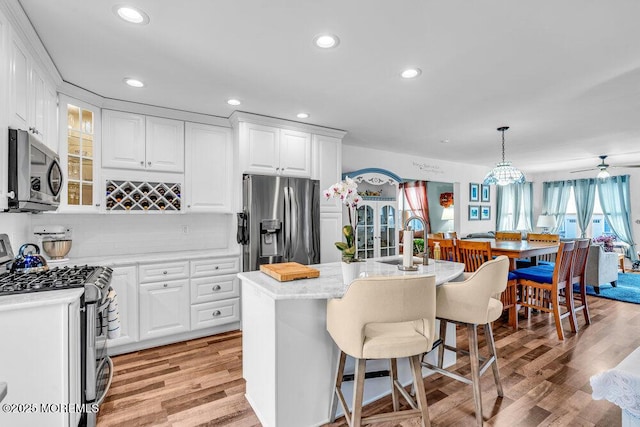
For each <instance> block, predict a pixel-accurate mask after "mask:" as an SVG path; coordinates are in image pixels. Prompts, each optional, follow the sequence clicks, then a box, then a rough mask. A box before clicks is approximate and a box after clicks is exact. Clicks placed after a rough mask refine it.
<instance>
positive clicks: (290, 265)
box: [260, 262, 320, 282]
mask: <svg viewBox="0 0 640 427" xmlns="http://www.w3.org/2000/svg"><path fill="white" fill-rule="evenodd" d="M260 271H262V272H263V273H265V274H268V275H269V276H271V277H273V278H274V279H276V280H278V281H280V282H288V281H290V280H296V279H313V278H315V277H320V271H319V270H316V269H315V268H311V267H307V266H306V265H302V264H299V263H297V262H282V263H279V264H263V265H261V266H260Z"/></svg>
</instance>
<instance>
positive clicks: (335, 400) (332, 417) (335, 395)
mask: <svg viewBox="0 0 640 427" xmlns="http://www.w3.org/2000/svg"><path fill="white" fill-rule="evenodd" d="M346 360H347V354H346V353H345V352H344V351H341V352H340V357H339V358H338V371H337V373H336V386H335V388H334V389H333V395H332V396H331V412H330V413H329V422H334V421H335V420H336V412H337V410H338V399H340V398H341V395H340V393H338V391H339V390H340V389H341V387H342V378H343V377H344V364H345V362H346ZM343 405H344V402H343Z"/></svg>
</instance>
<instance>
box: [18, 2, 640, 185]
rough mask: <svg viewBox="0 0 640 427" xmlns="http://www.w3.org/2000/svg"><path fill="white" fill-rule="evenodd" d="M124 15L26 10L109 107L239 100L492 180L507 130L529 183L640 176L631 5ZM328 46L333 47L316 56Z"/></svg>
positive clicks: (62, 60)
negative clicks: (407, 72) (132, 81)
mask: <svg viewBox="0 0 640 427" xmlns="http://www.w3.org/2000/svg"><path fill="white" fill-rule="evenodd" d="M124 2H127V0H117V1H114V0H100V1H99V0H55V1H51V0H20V3H21V4H22V6H23V8H24V10H25V12H26V13H27V15H28V17H29V19H30V20H31V22H32V24H33V26H34V27H35V29H36V31H37V32H38V34H39V36H40V38H41V39H42V41H43V43H44V45H45V47H46V49H47V50H48V52H49V54H50V55H51V57H52V59H53V61H54V63H55V64H56V66H57V67H58V70H59V71H60V73H61V75H62V77H63V79H64V80H65V81H67V82H69V83H72V84H75V85H77V86H80V87H83V88H85V89H87V90H90V91H92V92H95V93H97V94H99V95H101V96H104V97H108V98H115V99H122V100H127V101H134V102H141V103H147V104H152V105H158V106H163V107H170V108H177V109H182V110H188V111H194V112H199V113H205V114H212V115H217V116H222V117H228V116H229V115H230V114H231V112H232V111H233V108H234V107H230V106H228V105H227V104H226V102H225V101H226V99H227V98H230V97H237V98H239V99H241V100H242V101H243V103H242V105H241V106H240V107H235V108H239V109H241V110H242V111H249V112H252V113H258V114H265V115H270V116H275V117H280V118H284V119H292V120H299V119H296V117H295V115H296V114H297V113H298V112H301V111H305V112H309V113H310V114H311V117H310V118H309V119H306V120H304V121H305V122H308V123H313V124H317V125H322V126H329V127H333V128H338V129H343V130H346V131H348V135H347V138H346V139H345V142H346V143H348V144H352V145H361V146H367V147H374V148H380V149H384V150H393V151H398V152H404V153H410V154H415V155H417V156H421V157H428V158H434V159H443V160H450V161H459V162H464V163H473V164H481V165H487V166H488V167H489V166H492V165H493V164H494V163H496V162H497V161H498V160H499V157H500V134H499V133H498V132H497V131H496V128H497V127H498V126H501V125H508V126H510V127H511V129H510V130H509V131H507V133H506V136H505V138H506V157H507V160H511V161H513V163H514V165H515V166H517V167H519V168H521V169H523V170H525V171H529V172H541V171H545V170H564V169H572V168H576V169H583V168H585V167H590V166H595V165H596V164H597V163H599V159H598V158H597V156H598V155H600V154H608V155H609V156H610V157H609V158H608V159H607V160H608V163H610V164H612V165H615V164H625V163H640V23H639V21H638V18H639V17H640V1H637V0H609V1H596V0H564V1H557V0H537V1H528V2H523V1H513V0H482V1H468V0H446V1H434V0H398V1H389V0H288V1H287V0H262V1H259V0H226V1H225V0H217V1H213V0H189V1H176V0H171V1H170V0H131V1H129V2H128V3H129V4H131V5H133V6H136V7H139V8H141V9H143V10H144V11H145V12H146V13H147V14H148V15H149V17H150V23H149V25H146V26H134V25H132V24H127V23H125V22H123V21H121V20H120V19H118V18H117V17H116V15H115V14H114V13H113V11H112V8H113V6H114V5H115V4H121V3H124ZM187 6H188V8H187ZM323 32H331V33H334V34H337V35H338V36H339V37H340V40H341V43H340V45H339V47H338V48H337V49H334V50H330V51H323V50H320V49H318V48H316V47H315V46H313V45H312V39H313V37H314V36H315V35H316V34H319V33H323ZM409 66H413V67H419V68H421V69H422V75H421V76H420V77H419V78H418V79H416V80H403V79H401V78H400V77H399V73H400V72H401V71H402V70H403V69H404V68H406V67H409ZM125 76H129V77H137V78H139V79H141V80H143V81H144V82H145V83H146V85H147V86H146V87H145V88H143V89H132V88H129V87H127V86H125V85H124V84H123V83H122V79H123V78H124V77H125ZM442 140H449V141H450V142H448V143H442V142H441V141H442ZM594 173H595V171H594Z"/></svg>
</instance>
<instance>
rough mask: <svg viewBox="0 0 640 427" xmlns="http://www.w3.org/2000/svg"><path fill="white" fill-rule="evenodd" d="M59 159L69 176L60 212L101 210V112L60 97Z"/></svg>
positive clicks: (66, 174) (90, 106) (67, 176)
mask: <svg viewBox="0 0 640 427" xmlns="http://www.w3.org/2000/svg"><path fill="white" fill-rule="evenodd" d="M60 113H61V114H60V122H61V123H60V151H61V153H60V158H61V161H62V164H63V166H62V167H63V170H64V174H65V176H66V180H65V186H64V189H63V193H62V198H61V204H60V209H59V210H60V211H63V212H85V213H86V212H91V211H98V210H99V209H100V200H101V197H100V195H101V193H100V182H99V172H100V110H99V109H98V108H97V107H95V106H93V105H89V104H86V103H84V102H80V101H77V100H74V99H71V98H69V97H66V96H62V95H61V97H60Z"/></svg>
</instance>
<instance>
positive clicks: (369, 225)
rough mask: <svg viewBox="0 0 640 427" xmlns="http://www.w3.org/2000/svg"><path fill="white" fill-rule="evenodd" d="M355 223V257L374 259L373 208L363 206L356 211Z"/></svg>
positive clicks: (366, 205)
mask: <svg viewBox="0 0 640 427" xmlns="http://www.w3.org/2000/svg"><path fill="white" fill-rule="evenodd" d="M356 212H357V215H356V216H357V218H358V221H357V222H356V230H355V233H356V257H357V258H360V259H367V258H373V257H374V236H375V232H374V227H375V224H374V221H375V218H376V217H375V215H374V208H373V206H370V205H368V204H363V205H361V206H360V207H359V208H358V209H357V211H356Z"/></svg>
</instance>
